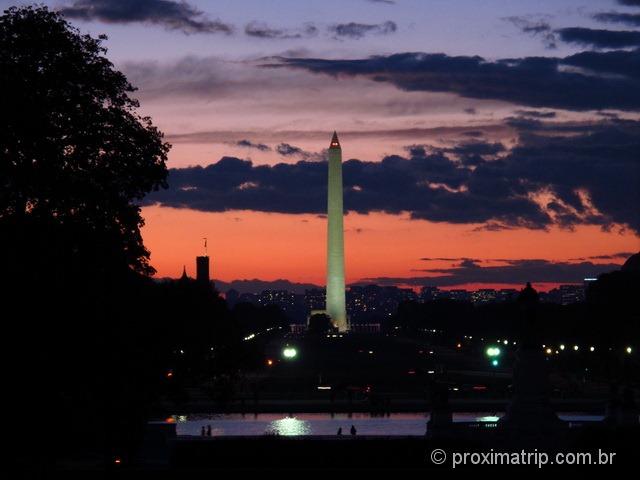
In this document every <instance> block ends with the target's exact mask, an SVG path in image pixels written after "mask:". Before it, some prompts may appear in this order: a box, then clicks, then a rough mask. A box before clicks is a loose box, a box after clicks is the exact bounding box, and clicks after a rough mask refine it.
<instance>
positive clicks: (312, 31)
mask: <svg viewBox="0 0 640 480" xmlns="http://www.w3.org/2000/svg"><path fill="white" fill-rule="evenodd" d="M244 33H246V34H247V35H249V36H250V37H256V38H266V39H276V40H282V39H295V38H309V37H313V36H315V35H317V34H318V28H317V27H316V26H315V25H312V24H310V23H309V24H307V25H305V26H304V27H303V28H301V29H298V30H289V29H280V28H273V27H269V26H268V25H267V24H265V23H262V22H251V23H249V24H247V25H246V26H245V28H244Z"/></svg>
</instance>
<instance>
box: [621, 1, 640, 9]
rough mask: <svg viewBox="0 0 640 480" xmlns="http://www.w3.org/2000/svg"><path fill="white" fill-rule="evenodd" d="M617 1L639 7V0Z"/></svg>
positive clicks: (627, 5)
mask: <svg viewBox="0 0 640 480" xmlns="http://www.w3.org/2000/svg"><path fill="white" fill-rule="evenodd" d="M618 3H619V4H620V5H624V6H626V7H640V0H618Z"/></svg>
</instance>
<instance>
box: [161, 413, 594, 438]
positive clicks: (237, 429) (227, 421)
mask: <svg viewBox="0 0 640 480" xmlns="http://www.w3.org/2000/svg"><path fill="white" fill-rule="evenodd" d="M502 415H503V413H502V412H481V413H480V412H479V413H469V412H467V413H464V412H455V413H454V414H453V421H454V422H471V423H473V422H482V423H484V424H485V425H488V424H493V425H492V426H495V425H497V421H498V419H499V418H500V417H501V416H502ZM429 417H430V415H429V413H392V414H391V415H389V416H371V415H369V414H365V413H354V414H352V415H349V414H346V413H336V414H333V415H331V414H328V413H326V414H325V413H298V414H295V416H290V415H287V414H282V413H280V414H278V413H261V414H255V415H246V416H243V415H241V414H211V415H207V414H200V415H198V414H193V415H174V416H173V417H172V419H171V421H172V423H176V430H177V434H178V435H195V436H199V435H200V434H201V431H202V427H205V428H208V427H209V426H211V430H212V431H211V434H212V436H234V435H252V436H259V435H264V434H271V435H283V436H301V435H335V434H336V432H337V431H338V428H342V431H343V432H345V433H346V432H348V431H349V428H350V427H351V425H354V426H355V427H356V429H357V430H358V435H424V434H425V432H426V427H427V421H428V420H429ZM560 418H561V419H562V420H565V421H569V422H571V421H573V422H576V421H579V422H584V421H600V420H602V418H603V417H602V416H601V415H586V414H576V413H564V414H560ZM165 421H169V420H168V419H167V420H165Z"/></svg>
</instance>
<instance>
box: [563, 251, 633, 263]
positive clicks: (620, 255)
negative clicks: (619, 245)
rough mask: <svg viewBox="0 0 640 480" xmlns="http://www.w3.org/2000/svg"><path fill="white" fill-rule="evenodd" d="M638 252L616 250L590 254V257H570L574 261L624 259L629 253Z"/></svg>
mask: <svg viewBox="0 0 640 480" xmlns="http://www.w3.org/2000/svg"><path fill="white" fill-rule="evenodd" d="M636 253H638V252H616V253H609V254H606V255H592V256H590V257H580V258H572V260H575V261H586V260H626V259H627V258H629V257H630V256H631V255H635V254H636Z"/></svg>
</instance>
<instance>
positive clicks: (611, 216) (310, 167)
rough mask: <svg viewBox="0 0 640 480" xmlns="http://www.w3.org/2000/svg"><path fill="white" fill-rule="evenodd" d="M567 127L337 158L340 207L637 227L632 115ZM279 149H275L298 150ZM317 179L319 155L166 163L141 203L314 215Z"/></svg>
mask: <svg viewBox="0 0 640 480" xmlns="http://www.w3.org/2000/svg"><path fill="white" fill-rule="evenodd" d="M577 131H578V132H579V133H573V134H569V133H565V134H564V135H546V134H542V133H540V132H535V131H534V132H523V133H522V134H521V137H520V143H519V145H518V146H516V147H515V148H513V149H512V150H510V151H503V149H504V147H503V146H502V145H501V144H493V143H484V144H483V143H482V142H473V143H471V144H461V145H458V146H455V147H451V148H449V149H447V150H443V149H437V148H431V149H429V151H427V148H425V147H424V146H413V147H409V156H408V157H403V156H399V155H390V156H387V157H385V158H384V159H383V160H382V161H380V162H365V161H361V160H348V161H345V162H344V164H343V180H344V188H345V194H344V195H345V197H344V205H345V211H352V212H359V213H369V212H376V211H380V212H387V213H391V214H399V213H403V212H409V213H410V215H411V218H413V219H425V220H430V221H435V222H450V223H475V224H480V223H482V224H485V226H486V227H487V228H490V229H501V228H514V227H525V228H546V227H548V226H551V225H559V226H562V227H566V228H573V227H574V226H576V225H582V224H592V225H601V226H602V227H603V228H609V227H611V226H612V225H615V224H621V225H628V226H629V227H630V228H632V229H633V230H635V231H636V232H637V231H640V218H639V217H640V216H639V215H638V207H637V206H638V205H640V192H639V191H638V188H637V186H638V184H640V164H639V163H638V157H637V155H638V151H640V123H638V122H626V123H623V124H615V123H614V124H612V123H610V122H605V123H602V124H597V125H591V126H590V130H589V131H582V130H581V129H578V130H577ZM283 145H284V146H283ZM279 147H282V148H281V150H282V152H285V153H281V154H284V155H288V154H290V155H296V154H300V153H299V150H300V151H301V149H299V148H298V147H293V146H291V145H286V144H281V145H279ZM498 152H500V156H499V158H497V159H495V158H494V156H495V154H496V153H498ZM469 158H471V159H473V160H474V161H470V160H469ZM326 181H327V166H326V163H325V162H316V161H308V160H301V161H298V162H296V163H294V164H277V165H274V166H269V165H259V166H254V165H253V164H252V163H251V162H250V161H247V160H240V159H237V158H230V157H225V158H223V159H221V160H220V161H219V162H217V163H214V164H211V165H209V166H207V167H190V168H182V169H172V170H171V171H170V174H169V185H170V189H169V190H166V191H162V192H157V193H155V194H152V195H151V196H149V197H148V202H151V203H153V202H158V203H160V204H162V205H167V206H173V207H184V208H192V209H197V210H204V211H226V210H234V209H248V210H256V211H264V212H281V213H315V214H321V213H323V212H324V211H325V209H326V202H325V200H326ZM537 197H540V198H537Z"/></svg>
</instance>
